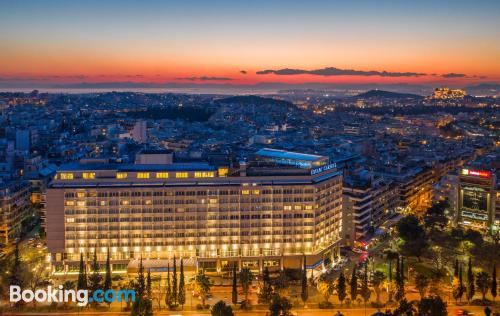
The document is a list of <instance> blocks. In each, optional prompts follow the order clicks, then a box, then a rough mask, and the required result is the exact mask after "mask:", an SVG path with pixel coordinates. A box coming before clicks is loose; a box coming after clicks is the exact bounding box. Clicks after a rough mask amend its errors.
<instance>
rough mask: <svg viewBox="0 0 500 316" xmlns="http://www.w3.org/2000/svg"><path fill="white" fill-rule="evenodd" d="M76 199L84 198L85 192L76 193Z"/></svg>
mask: <svg viewBox="0 0 500 316" xmlns="http://www.w3.org/2000/svg"><path fill="white" fill-rule="evenodd" d="M76 197H78V198H84V197H85V192H77V193H76Z"/></svg>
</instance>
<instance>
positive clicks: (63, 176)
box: [59, 172, 73, 180]
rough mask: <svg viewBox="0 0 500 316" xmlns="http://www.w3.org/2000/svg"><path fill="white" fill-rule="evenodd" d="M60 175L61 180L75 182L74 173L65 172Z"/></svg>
mask: <svg viewBox="0 0 500 316" xmlns="http://www.w3.org/2000/svg"><path fill="white" fill-rule="evenodd" d="M59 175H60V176H61V180H73V174H72V173H66V172H63V173H60V174H59Z"/></svg>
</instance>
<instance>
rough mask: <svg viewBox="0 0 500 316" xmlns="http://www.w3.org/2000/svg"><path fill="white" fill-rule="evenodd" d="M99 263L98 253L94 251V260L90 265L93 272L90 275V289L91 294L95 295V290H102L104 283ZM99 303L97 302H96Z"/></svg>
mask: <svg viewBox="0 0 500 316" xmlns="http://www.w3.org/2000/svg"><path fill="white" fill-rule="evenodd" d="M99 269H100V267H99V263H97V253H96V252H95V251H94V259H93V260H92V264H91V266H90V270H91V271H92V273H91V274H90V276H89V289H90V295H91V296H92V295H94V293H95V291H97V290H100V289H101V287H102V285H101V282H102V276H101V274H100V273H99ZM94 303H95V304H97V302H94Z"/></svg>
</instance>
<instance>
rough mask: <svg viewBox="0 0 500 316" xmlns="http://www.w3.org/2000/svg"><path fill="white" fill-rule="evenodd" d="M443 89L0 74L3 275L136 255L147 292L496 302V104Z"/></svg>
mask: <svg viewBox="0 0 500 316" xmlns="http://www.w3.org/2000/svg"><path fill="white" fill-rule="evenodd" d="M443 91H446V88H439V89H436V91H435V92H433V93H432V94H431V95H429V96H424V97H421V96H418V95H408V94H399V93H391V92H386V91H381V90H378V91H377V90H373V91H368V92H365V93H361V94H359V95H356V96H352V97H341V98H331V97H330V96H324V94H322V93H320V92H318V93H316V94H314V93H312V92H311V91H309V93H308V94H307V96H305V97H304V96H303V95H301V94H300V93H297V92H296V91H295V92H294V93H286V92H282V93H278V94H275V95H266V96H254V95H252V96H224V95H190V94H172V93H163V94H149V93H136V92H123V93H119V92H108V93H99V94H48V93H40V92H38V91H36V90H35V91H32V92H30V93H1V94H0V102H1V104H2V112H1V113H2V115H1V122H2V129H1V130H0V136H1V140H0V144H1V147H0V153H1V176H2V177H1V179H2V180H1V182H0V183H1V189H2V190H1V197H2V200H1V201H2V204H1V210H2V213H1V215H2V216H1V217H0V218H1V220H2V221H1V226H0V227H1V236H2V239H1V240H0V242H1V244H2V259H1V260H2V265H3V266H4V267H5V269H2V280H3V281H2V283H3V285H4V286H7V284H13V283H12V282H14V281H13V280H16V281H17V282H18V283H20V284H23V285H24V284H26V285H29V286H30V287H32V288H33V289H36V288H38V287H43V286H45V285H46V284H48V283H49V284H53V285H58V284H63V286H64V287H70V288H76V287H77V286H78V288H80V286H83V285H82V284H80V282H82V280H81V277H82V275H85V274H86V275H87V277H88V281H85V283H87V286H89V288H92V287H91V285H90V283H92V284H93V282H94V283H95V282H97V284H99V281H100V282H104V281H105V278H106V280H108V279H109V280H108V282H109V284H108V285H107V287H108V288H124V287H125V286H126V285H127V284H130V282H132V283H133V282H134V280H135V278H136V275H137V273H138V271H142V273H143V274H147V280H148V281H147V282H150V283H147V286H148V289H149V290H148V291H149V293H150V294H148V295H150V296H148V297H149V299H150V300H151V301H152V303H151V304H152V306H151V308H152V310H155V311H161V310H167V309H170V310H185V309H187V310H203V309H206V310H207V311H208V310H209V308H210V305H212V304H211V303H216V302H217V301H216V297H217V300H218V299H220V301H221V302H223V303H218V304H219V305H220V306H218V308H222V309H224V308H228V306H233V308H234V309H235V310H240V309H242V310H251V309H252V307H253V308H257V309H262V308H263V306H266V305H269V304H271V309H273V308H289V309H291V310H292V311H293V310H294V309H297V308H298V309H303V308H304V306H307V307H308V308H310V309H311V310H314V309H317V308H319V309H325V310H328V309H343V310H344V309H349V308H353V309H356V308H360V307H366V305H368V307H369V308H371V309H373V308H376V309H380V310H382V311H384V312H385V310H386V309H387V310H391V309H394V310H395V311H397V310H398V309H399V310H401V309H402V308H409V307H405V306H404V304H408V302H410V301H411V300H414V299H418V297H419V296H420V298H421V300H420V303H418V304H429V306H432V308H436V306H437V305H439V304H442V305H443V306H446V305H448V306H461V305H477V306H483V305H486V306H491V307H492V308H493V307H494V306H492V305H491V304H492V302H493V301H494V298H495V296H496V280H495V279H493V278H492V276H493V277H494V276H495V275H496V271H495V269H496V268H495V265H496V263H497V262H499V259H500V257H499V256H500V253H499V251H498V238H499V236H500V235H499V225H500V208H499V207H500V203H498V202H497V201H498V199H499V196H500V192H499V185H498V153H499V150H498V145H499V138H498V133H499V130H498V126H499V124H498V120H499V118H498V106H499V104H498V102H497V99H496V98H492V97H473V96H470V95H467V94H466V92H465V91H460V92H457V91H454V92H453V94H451V95H450V93H446V92H445V93H443ZM181 260H182V261H181ZM180 262H182V267H183V268H182V271H183V272H182V280H183V285H182V291H184V294H183V295H182V299H181V298H177V297H168V294H167V293H168V292H169V291H171V290H167V287H170V285H169V284H170V282H169V283H168V285H166V284H167V282H166V281H165V280H166V278H171V277H172V276H170V274H171V273H170V272H172V273H174V274H177V272H173V270H172V269H179V268H178V267H177V265H179V264H180ZM82 267H84V268H83V269H82ZM174 267H175V268H174ZM31 268H32V271H30V269H31ZM145 271H147V272H145ZM178 277H179V276H175V278H178ZM233 278H235V279H234V280H236V283H235V284H236V289H237V290H236V292H235V293H233V294H232V295H233V296H231V288H233V292H234V285H233V286H232V285H231V284H232V282H233ZM398 278H399V279H398ZM474 279H475V281H474ZM9 280H10V281H9ZM9 282H10V283H9ZM176 282H177V281H176ZM398 282H400V283H398ZM467 282H469V283H467ZM102 284H103V285H104V283H102ZM174 284H175V285H174V287H176V288H177V283H174ZM93 286H94V287H95V286H97V285H93ZM179 286H180V285H179ZM398 286H399V287H398ZM471 287H472V288H471ZM474 287H475V288H476V289H477V290H476V291H474ZM347 288H350V290H347ZM180 290H181V289H180V288H179V289H177V290H176V292H178V291H180ZM4 291H5V293H6V291H7V290H6V288H4ZM416 293H419V294H418V295H417V294H416ZM274 294H276V295H278V296H279V297H280V300H279V301H276V300H275V299H274V296H273V295H274ZM169 295H171V294H169ZM176 295H180V294H176ZM186 296H188V297H189V299H188V300H187V301H188V302H189V304H188V303H187V301H186ZM398 297H399V298H398ZM425 299H428V300H429V301H425ZM282 300H286V302H284V301H282ZM432 300H434V301H432ZM436 300H438V301H439V302H437V301H436ZM156 302H157V303H156ZM424 302H425V303H424ZM438 303H439V304H438ZM115 304H116V303H115ZM436 304H437V305H436ZM30 305H31V304H25V305H23V306H22V307H20V308H22V309H24V310H33V309H35V310H39V309H41V307H35V306H36V305H35V304H33V307H31V306H30ZM101 305H102V304H101ZM113 305H114V304H111V305H109V304H108V306H106V308H105V309H111V310H127V309H132V307H129V306H127V307H124V306H120V307H118V306H113ZM183 305H185V306H183ZM188 305H189V306H188ZM240 305H241V306H240ZM5 306H6V307H4V308H7V310H10V308H14V309H15V308H18V307H17V306H15V304H14V305H11V306H10V307H9V305H8V304H6V305H5ZM235 306H236V307H235ZM279 306H281V307H279ZM283 306H286V307H283ZM416 306H417V305H415V306H413V307H412V308H415V307H416ZM418 306H419V307H418V308H426V307H423V306H421V305H418ZM101 307H102V306H92V307H91V308H96V309H97V310H99V308H101ZM45 308H49V309H48V310H61V309H62V310H67V309H70V310H71V309H76V308H77V307H76V306H67V304H66V305H65V306H53V305H50V306H45ZM211 308H212V310H213V308H215V307H211ZM264 308H265V307H264ZM429 308H430V307H429ZM42 310H45V311H48V310H46V309H42ZM271 312H272V310H271ZM216 315H218V314H216ZM396 315H407V314H397V313H396ZM426 315H427V314H426ZM428 315H431V314H428ZM432 315H438V314H432ZM439 315H440V314H439Z"/></svg>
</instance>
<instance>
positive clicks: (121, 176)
mask: <svg viewBox="0 0 500 316" xmlns="http://www.w3.org/2000/svg"><path fill="white" fill-rule="evenodd" d="M127 176H128V174H127V173H126V172H117V173H116V178H117V179H126V178H127Z"/></svg>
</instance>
